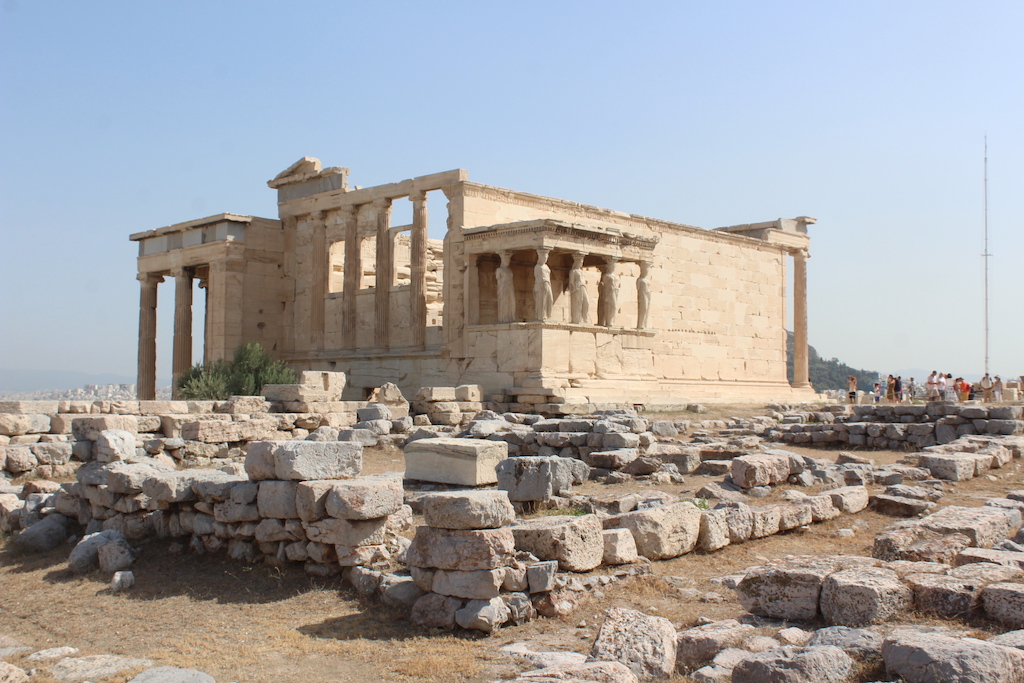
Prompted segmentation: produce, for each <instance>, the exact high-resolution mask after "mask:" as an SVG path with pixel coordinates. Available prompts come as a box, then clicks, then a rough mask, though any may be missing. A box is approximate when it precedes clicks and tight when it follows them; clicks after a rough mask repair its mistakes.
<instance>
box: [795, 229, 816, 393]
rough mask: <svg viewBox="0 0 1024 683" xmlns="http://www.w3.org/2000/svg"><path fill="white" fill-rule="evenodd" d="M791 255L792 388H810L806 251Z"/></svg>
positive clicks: (800, 250) (802, 250)
mask: <svg viewBox="0 0 1024 683" xmlns="http://www.w3.org/2000/svg"><path fill="white" fill-rule="evenodd" d="M792 254H793V386H794V387H809V386H811V381H810V374H809V369H808V359H807V251H806V250H804V249H799V250H797V251H794V252H792Z"/></svg>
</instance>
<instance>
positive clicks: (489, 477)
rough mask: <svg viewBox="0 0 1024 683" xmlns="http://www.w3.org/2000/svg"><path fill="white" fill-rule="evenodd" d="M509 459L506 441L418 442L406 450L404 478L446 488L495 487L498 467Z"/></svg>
mask: <svg viewBox="0 0 1024 683" xmlns="http://www.w3.org/2000/svg"><path fill="white" fill-rule="evenodd" d="M507 457H508V444H507V443H505V442H504V441H484V440H478V439H455V438H446V437H441V438H437V439H418V440H416V441H413V442H412V443H410V444H408V445H406V447H405V477H406V479H418V480H420V481H434V482H439V483H443V484H461V485H463V486H481V485H484V484H496V483H497V482H498V476H497V474H496V473H495V467H496V466H497V465H498V463H500V462H501V461H502V460H504V459H505V458H507Z"/></svg>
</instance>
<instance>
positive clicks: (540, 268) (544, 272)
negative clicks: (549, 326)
mask: <svg viewBox="0 0 1024 683" xmlns="http://www.w3.org/2000/svg"><path fill="white" fill-rule="evenodd" d="M533 298H534V303H535V311H536V317H537V320H548V319H550V318H551V309H552V308H553V307H554V305H555V296H554V294H552V292H551V268H550V267H549V266H548V250H547V249H538V250H537V265H536V266H534V267H533Z"/></svg>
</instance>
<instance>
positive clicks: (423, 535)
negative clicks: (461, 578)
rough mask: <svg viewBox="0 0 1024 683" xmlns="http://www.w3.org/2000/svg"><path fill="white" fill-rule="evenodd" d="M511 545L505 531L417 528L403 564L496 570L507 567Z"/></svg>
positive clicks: (511, 557) (511, 540)
mask: <svg viewBox="0 0 1024 683" xmlns="http://www.w3.org/2000/svg"><path fill="white" fill-rule="evenodd" d="M515 545H516V544H515V537H514V536H513V535H512V531H511V529H509V528H507V527H506V528H503V529H479V530H469V529H465V530H452V529H434V528H433V527H427V526H421V527H418V528H417V529H416V536H415V537H414V538H413V540H412V545H411V546H410V547H409V551H408V552H407V553H406V564H408V565H409V566H412V567H422V568H425V569H430V568H433V569H454V570H459V571H476V570H480V569H496V568H498V567H504V566H507V565H509V564H510V563H511V561H512V559H513V553H514V552H515Z"/></svg>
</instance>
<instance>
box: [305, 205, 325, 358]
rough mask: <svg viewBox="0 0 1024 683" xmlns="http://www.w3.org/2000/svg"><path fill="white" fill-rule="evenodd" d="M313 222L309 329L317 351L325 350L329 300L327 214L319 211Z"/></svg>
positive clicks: (311, 218) (312, 219)
mask: <svg viewBox="0 0 1024 683" xmlns="http://www.w3.org/2000/svg"><path fill="white" fill-rule="evenodd" d="M309 218H310V220H311V221H312V222H313V226H312V227H313V255H312V270H313V281H312V282H311V283H310V302H309V305H310V311H309V329H310V341H311V342H312V347H313V349H315V350H318V351H319V350H322V349H323V348H324V305H325V303H326V299H327V276H328V275H329V273H328V268H329V263H328V255H327V254H328V252H327V224H326V214H325V212H323V211H317V212H316V213H314V214H312V215H311V216H310V217H309Z"/></svg>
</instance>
